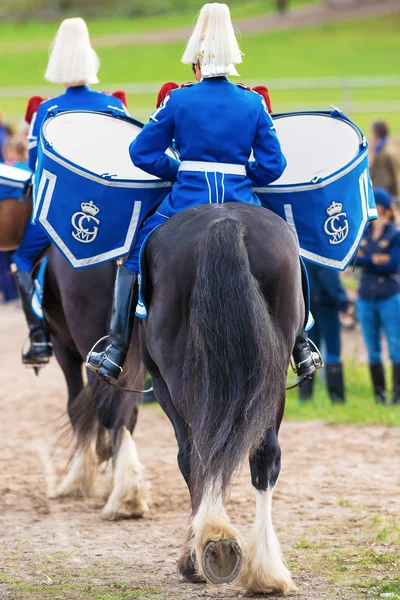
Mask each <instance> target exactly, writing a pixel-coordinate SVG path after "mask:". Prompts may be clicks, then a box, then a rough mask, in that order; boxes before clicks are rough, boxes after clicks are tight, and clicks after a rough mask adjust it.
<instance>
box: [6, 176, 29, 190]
mask: <svg viewBox="0 0 400 600" xmlns="http://www.w3.org/2000/svg"><path fill="white" fill-rule="evenodd" d="M27 181H28V179H27ZM0 185H6V186H7V187H12V188H21V189H24V187H25V186H26V181H25V182H24V181H14V180H13V179H4V178H3V177H0Z"/></svg>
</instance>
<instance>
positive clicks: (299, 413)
mask: <svg viewBox="0 0 400 600" xmlns="http://www.w3.org/2000/svg"><path fill="white" fill-rule="evenodd" d="M317 377H318V378H317V380H316V382H315V386H314V397H313V400H311V401H307V402H302V403H300V402H299V400H298V390H291V391H289V392H288V395H287V402H286V409H285V418H286V419H292V420H296V421H311V420H323V421H326V422H328V423H332V424H334V423H352V424H354V425H358V426H361V425H366V424H369V423H374V424H379V425H390V426H396V427H400V406H382V405H377V404H375V401H374V398H373V395H372V387H371V383H370V377H369V372H368V366H367V365H363V364H358V363H356V362H355V361H348V362H347V363H346V364H345V384H346V394H347V403H346V404H345V405H340V404H336V405H332V403H331V401H330V399H329V396H328V393H327V390H326V387H325V384H324V383H323V382H321V377H320V376H319V375H318V376H317ZM387 381H390V372H389V370H388V372H387ZM290 383H292V382H291V381H290Z"/></svg>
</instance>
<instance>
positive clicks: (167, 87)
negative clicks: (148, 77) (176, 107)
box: [156, 81, 195, 108]
mask: <svg viewBox="0 0 400 600" xmlns="http://www.w3.org/2000/svg"><path fill="white" fill-rule="evenodd" d="M193 85H195V84H194V83H193V82H192V81H188V82H187V83H182V84H181V85H178V84H177V83H175V81H167V83H164V85H163V86H162V87H161V89H160V91H159V92H158V96H157V103H156V108H160V106H161V104H162V103H163V102H164V100H165V98H166V97H167V96H168V94H170V93H171V92H172V91H173V90H178V89H179V88H186V87H192V86H193Z"/></svg>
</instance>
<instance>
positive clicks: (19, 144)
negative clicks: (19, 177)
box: [3, 134, 28, 169]
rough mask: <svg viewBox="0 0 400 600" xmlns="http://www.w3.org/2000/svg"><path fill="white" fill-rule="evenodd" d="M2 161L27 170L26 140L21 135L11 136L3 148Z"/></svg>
mask: <svg viewBox="0 0 400 600" xmlns="http://www.w3.org/2000/svg"><path fill="white" fill-rule="evenodd" d="M3 154H4V161H5V162H6V163H7V164H8V165H12V166H14V167H19V168H22V169H24V168H28V140H27V138H26V136H24V135H21V134H16V135H12V136H11V137H10V138H8V140H7V142H6V143H5V145H4V147H3Z"/></svg>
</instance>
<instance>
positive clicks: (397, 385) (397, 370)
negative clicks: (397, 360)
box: [392, 364, 400, 404]
mask: <svg viewBox="0 0 400 600" xmlns="http://www.w3.org/2000/svg"><path fill="white" fill-rule="evenodd" d="M392 404H400V364H397V365H395V364H394V365H393V398H392Z"/></svg>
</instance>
